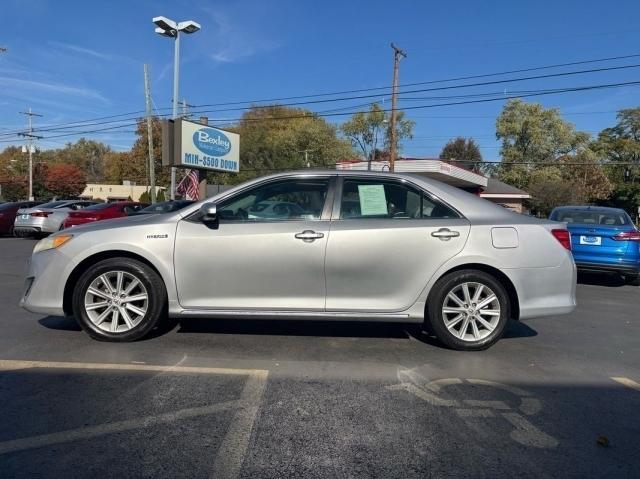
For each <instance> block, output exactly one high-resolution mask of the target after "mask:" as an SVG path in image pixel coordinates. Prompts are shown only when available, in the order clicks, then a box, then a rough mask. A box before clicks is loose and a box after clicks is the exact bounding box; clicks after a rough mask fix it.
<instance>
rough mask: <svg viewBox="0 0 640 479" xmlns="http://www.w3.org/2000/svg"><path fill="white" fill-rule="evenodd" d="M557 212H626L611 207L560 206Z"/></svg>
mask: <svg viewBox="0 0 640 479" xmlns="http://www.w3.org/2000/svg"><path fill="white" fill-rule="evenodd" d="M554 209H555V210H578V211H608V212H618V213H619V212H624V210H623V209H622V208H612V207H610V206H588V205H587V206H585V205H579V206H570V205H568V206H558V207H556V208H554Z"/></svg>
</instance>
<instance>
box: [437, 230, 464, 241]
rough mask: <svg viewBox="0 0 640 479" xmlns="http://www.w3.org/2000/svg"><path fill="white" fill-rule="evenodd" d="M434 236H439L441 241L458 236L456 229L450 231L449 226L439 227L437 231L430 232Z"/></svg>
mask: <svg viewBox="0 0 640 479" xmlns="http://www.w3.org/2000/svg"><path fill="white" fill-rule="evenodd" d="M431 236H433V237H434V238H440V239H441V240H442V241H449V240H450V239H451V238H457V237H458V236H460V233H459V232H458V231H451V230H450V229H449V228H440V229H439V230H438V231H434V232H433V233H431Z"/></svg>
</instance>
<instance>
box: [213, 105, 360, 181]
mask: <svg viewBox="0 0 640 479" xmlns="http://www.w3.org/2000/svg"><path fill="white" fill-rule="evenodd" d="M229 129H230V130H232V131H234V132H235V133H239V134H240V173H238V174H228V173H224V174H220V173H218V174H210V175H209V181H210V182H211V183H215V184H235V183H239V182H241V181H245V180H248V179H251V178H255V177H257V176H260V175H263V174H267V173H273V172H275V171H282V170H291V169H298V168H306V167H312V168H314V167H315V168H318V167H321V168H333V165H334V164H335V163H336V162H337V161H340V160H344V159H348V158H353V157H354V154H353V150H352V149H351V147H350V145H349V143H348V142H347V141H345V140H342V139H340V138H338V135H337V128H336V127H335V126H334V125H332V124H330V123H328V122H327V121H326V120H324V119H323V118H321V117H320V116H318V115H317V114H315V113H313V112H311V111H308V110H304V109H299V108H288V107H284V106H279V105H273V106H268V107H259V108H258V107H254V108H251V109H250V110H248V111H246V112H245V113H244V114H243V115H242V119H241V120H240V122H239V123H238V124H237V125H235V126H233V127H232V128H229Z"/></svg>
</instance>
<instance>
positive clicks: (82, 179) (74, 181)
mask: <svg viewBox="0 0 640 479" xmlns="http://www.w3.org/2000/svg"><path fill="white" fill-rule="evenodd" d="M86 185H87V175H86V174H85V172H84V171H82V170H81V169H80V168H79V167H77V166H75V165H68V164H65V163H58V164H53V165H51V166H49V167H48V169H47V173H46V177H45V181H44V186H45V187H46V188H47V190H48V191H49V192H50V193H51V194H52V195H53V196H57V197H60V198H67V197H73V196H78V195H79V194H80V193H82V191H83V190H84V188H85V187H86Z"/></svg>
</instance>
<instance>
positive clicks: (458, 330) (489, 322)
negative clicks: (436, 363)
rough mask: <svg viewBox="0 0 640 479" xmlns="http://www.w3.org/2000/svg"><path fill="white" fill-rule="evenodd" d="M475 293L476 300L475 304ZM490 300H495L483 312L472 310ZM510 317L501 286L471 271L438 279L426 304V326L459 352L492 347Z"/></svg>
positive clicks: (484, 275) (492, 278) (506, 297)
mask: <svg viewBox="0 0 640 479" xmlns="http://www.w3.org/2000/svg"><path fill="white" fill-rule="evenodd" d="M465 285H466V289H467V294H465ZM478 290H480V295H479V299H477V300H476V301H475V302H474V297H475V294H476V292H477V291H478ZM451 295H453V296H455V298H452V296H451ZM491 297H495V299H493V300H491V301H490V302H489V303H488V304H486V305H485V306H483V307H482V308H480V309H476V307H475V306H474V305H476V304H477V305H481V304H483V301H486V300H490V298H491ZM456 298H457V300H458V301H455V299H456ZM465 298H468V300H465ZM445 309H446V311H445ZM510 315H511V304H510V300H509V295H508V294H507V291H506V289H505V288H504V286H503V285H502V284H501V283H500V282H499V281H498V280H497V279H496V278H495V277H494V276H491V275H490V274H488V273H485V272H483V271H478V270H472V269H467V270H460V271H454V272H452V273H449V274H447V275H445V276H443V277H442V278H440V279H439V280H438V281H437V282H436V284H435V285H434V286H433V289H432V290H431V293H430V295H429V300H428V302H427V320H428V323H429V324H428V325H427V326H428V327H429V329H430V330H431V331H432V332H433V333H434V334H435V335H436V337H437V338H438V339H439V340H440V341H441V342H442V343H444V344H445V345H446V346H448V347H449V348H451V349H455V350H458V351H480V350H483V349H487V348H489V347H490V346H492V345H493V344H494V343H495V342H496V341H498V340H499V339H500V338H501V337H502V334H503V333H504V329H505V327H506V325H507V322H508V321H509V318H510ZM445 318H446V320H445ZM465 327H466V329H465V332H464V333H463V332H462V330H463V328H465ZM491 328H493V329H491Z"/></svg>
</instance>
